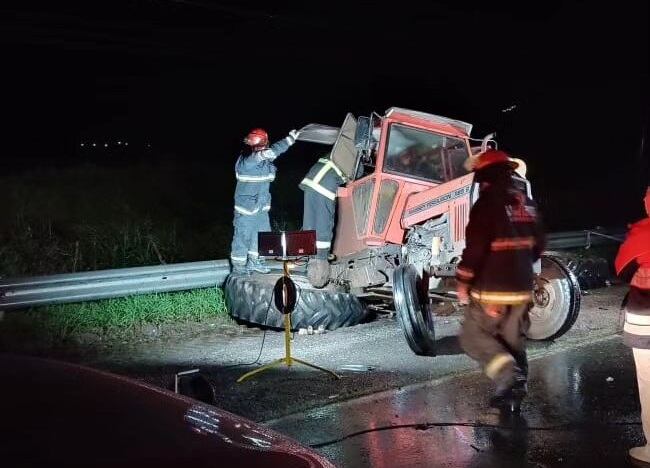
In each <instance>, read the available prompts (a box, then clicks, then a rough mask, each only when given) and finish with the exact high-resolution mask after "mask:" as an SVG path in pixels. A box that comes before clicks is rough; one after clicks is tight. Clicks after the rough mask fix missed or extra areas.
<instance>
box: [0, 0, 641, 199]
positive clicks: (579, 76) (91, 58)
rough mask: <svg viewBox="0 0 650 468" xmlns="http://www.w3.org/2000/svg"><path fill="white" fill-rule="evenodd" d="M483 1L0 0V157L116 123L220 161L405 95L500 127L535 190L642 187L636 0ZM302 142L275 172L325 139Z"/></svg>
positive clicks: (8, 164) (64, 157)
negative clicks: (254, 143) (259, 135)
mask: <svg viewBox="0 0 650 468" xmlns="http://www.w3.org/2000/svg"><path fill="white" fill-rule="evenodd" d="M350 3H352V2H350ZM529 3H530V5H529ZM482 5H483V6H480V7H476V6H471V4H470V3H466V2H436V1H431V2H421V3H420V2H409V1H402V2H393V4H392V5H390V6H388V5H383V4H379V3H368V2H355V4H354V5H350V4H346V3H343V2H341V3H338V2H291V3H289V2H286V3H285V2H251V1H246V0H244V1H234V0H231V1H211V0H188V1H173V0H138V1H120V0H115V1H111V2H39V3H36V2H29V1H24V2H22V1H21V2H11V3H10V4H7V2H5V3H3V6H2V7H0V8H1V11H0V15H1V19H0V29H1V30H2V32H1V33H0V34H2V38H3V39H2V42H3V46H4V47H3V50H4V51H5V52H4V53H3V78H4V80H3V81H4V82H5V84H4V86H3V89H4V93H3V94H4V99H3V104H4V105H3V107H4V116H5V122H6V123H5V124H4V125H3V126H4V130H5V132H6V136H5V137H3V145H2V146H3V148H4V149H3V151H2V155H1V156H0V158H1V160H2V162H3V165H2V166H0V167H2V168H3V169H4V170H9V171H10V170H13V169H15V168H18V167H23V166H25V165H31V164H33V163H34V161H37V162H38V164H50V163H62V162H65V163H74V162H75V161H76V160H77V159H78V158H80V157H81V156H80V151H79V145H80V143H82V142H86V143H87V142H91V141H97V142H103V141H109V140H110V141H117V140H125V141H126V140H127V139H128V140H130V141H131V142H132V143H131V144H132V147H134V148H135V147H136V146H137V147H141V148H143V152H142V155H141V156H140V157H144V158H147V157H150V158H151V160H152V162H153V161H155V160H156V158H159V157H162V155H165V157H166V158H168V159H169V158H171V159H172V160H178V161H184V160H190V159H196V160H201V161H207V162H209V163H210V164H219V165H221V164H223V165H225V167H226V170H227V171H231V169H232V165H233V163H234V161H235V158H236V156H237V154H238V152H239V150H240V148H241V139H242V137H243V135H244V134H245V133H246V131H247V130H248V129H249V128H251V127H254V126H262V127H265V128H267V129H268V130H269V132H270V133H271V138H272V139H273V137H277V138H280V137H283V136H284V135H285V134H286V132H287V131H289V130H290V129H292V128H296V127H297V128H299V127H301V126H302V125H304V124H307V123H310V122H320V123H325V124H330V125H337V126H338V125H340V123H341V122H342V119H343V118H344V116H345V114H346V113H347V112H353V113H354V114H356V115H363V114H368V113H369V112H371V111H377V112H380V113H381V112H383V111H384V110H385V109H387V108H388V107H391V106H400V107H407V108H412V109H417V110H421V111H425V112H430V113H435V114H441V115H445V116H448V117H453V118H458V119H461V120H464V121H468V122H472V123H474V124H475V129H474V133H473V136H475V137H481V136H483V135H484V134H485V133H488V132H491V131H497V139H498V140H499V142H500V145H501V147H502V148H504V149H506V150H507V151H510V152H512V153H513V154H515V155H517V156H519V157H522V158H524V159H526V161H527V162H528V166H529V170H530V173H531V178H532V179H533V181H534V182H535V183H536V184H537V186H539V187H545V188H544V190H546V187H550V188H549V189H548V190H553V189H555V188H557V189H558V190H564V191H566V190H569V191H571V190H574V194H575V196H576V197H578V198H581V197H584V198H585V199H586V200H587V202H588V200H589V199H590V197H592V196H597V195H598V194H597V193H596V191H597V192H600V193H602V192H603V191H610V190H611V191H612V192H613V193H621V194H622V195H621V197H622V198H621V200H624V201H625V203H631V202H632V200H637V199H638V196H639V193H640V191H639V190H640V187H642V186H644V185H645V184H646V183H647V180H648V179H647V177H648V176H647V148H646V155H645V156H643V155H642V151H641V142H642V135H643V133H644V128H645V131H646V132H647V120H648V112H647V111H648V6H647V2H643V1H640V2H639V1H637V2H632V1H630V2H603V3H602V4H601V5H595V2H588V1H582V2H557V1H555V2H554V1H547V2H537V3H535V4H532V3H531V2H482ZM506 109H511V110H509V111H507V112H504V110H506ZM146 145H151V147H150V148H148V147H147V146H146ZM298 146H299V148H297V149H296V151H295V152H296V155H294V156H292V157H293V159H292V160H291V161H290V162H287V160H284V161H281V162H280V170H281V171H282V169H283V165H287V164H289V163H290V164H291V167H292V168H294V169H295V167H298V169H299V170H300V171H302V170H303V169H305V170H306V168H307V167H308V166H309V165H310V164H311V163H312V162H313V160H314V159H315V158H316V154H315V153H317V152H319V151H321V150H322V148H313V146H310V145H306V144H300V145H298ZM145 149H146V150H147V151H148V152H146V151H145ZM147 155H149V156H147ZM84 157H88V155H87V154H86V155H85V156H84ZM287 158H289V156H287ZM297 161H299V162H297ZM596 188H597V190H596ZM558 193H560V192H558ZM562 193H565V192H562ZM227 195H228V199H229V198H230V196H231V194H230V193H228V194H227ZM616 198H617V199H618V197H616ZM610 199H611V197H610ZM605 209H609V210H611V209H616V207H615V206H614V205H611V206H608V207H605Z"/></svg>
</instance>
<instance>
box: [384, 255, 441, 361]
mask: <svg viewBox="0 0 650 468" xmlns="http://www.w3.org/2000/svg"><path fill="white" fill-rule="evenodd" d="M428 290H429V279H428V278H427V277H426V276H425V277H424V278H423V277H422V276H420V275H419V274H418V272H417V270H416V268H415V267H414V266H413V265H402V266H400V267H398V268H397V269H396V270H395V273H393V297H394V300H395V311H396V312H397V318H398V320H399V323H400V325H401V327H402V331H403V332H404V337H405V338H406V342H407V343H408V345H409V347H410V348H411V350H412V351H413V352H414V353H415V354H417V355H419V356H435V355H436V334H435V327H434V318H433V317H434V314H433V311H432V310H431V306H430V304H429V302H430V301H429V296H428Z"/></svg>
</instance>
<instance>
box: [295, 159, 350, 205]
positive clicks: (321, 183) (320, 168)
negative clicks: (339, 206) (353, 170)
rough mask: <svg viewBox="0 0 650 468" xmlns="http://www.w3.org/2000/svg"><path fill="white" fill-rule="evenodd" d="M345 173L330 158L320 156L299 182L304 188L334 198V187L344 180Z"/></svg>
mask: <svg viewBox="0 0 650 468" xmlns="http://www.w3.org/2000/svg"><path fill="white" fill-rule="evenodd" d="M345 180H346V179H345V175H344V174H343V172H342V171H341V169H339V167H338V166H337V165H336V164H334V161H332V160H331V159H326V158H320V159H319V160H318V161H317V162H316V164H314V165H313V166H312V167H311V169H309V172H308V173H307V175H306V176H305V178H304V179H302V181H301V182H300V188H301V189H302V190H305V189H307V188H310V189H312V190H314V191H316V192H318V193H319V194H321V195H322V196H324V197H326V198H329V199H330V200H334V199H335V198H336V189H337V187H338V186H339V185H341V184H343V183H344V182H345Z"/></svg>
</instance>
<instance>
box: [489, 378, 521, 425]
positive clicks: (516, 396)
mask: <svg viewBox="0 0 650 468" xmlns="http://www.w3.org/2000/svg"><path fill="white" fill-rule="evenodd" d="M527 394H528V384H527V383H526V376H525V375H524V374H523V373H522V372H521V371H520V369H519V368H517V367H515V375H514V378H513V380H512V381H511V382H510V383H509V384H508V385H505V386H503V387H501V388H497V391H496V393H495V395H494V396H493V397H492V398H490V406H491V407H492V408H498V409H500V410H501V411H505V412H510V413H514V414H518V413H519V412H520V411H521V402H522V400H523V399H524V397H525V396H526V395H527Z"/></svg>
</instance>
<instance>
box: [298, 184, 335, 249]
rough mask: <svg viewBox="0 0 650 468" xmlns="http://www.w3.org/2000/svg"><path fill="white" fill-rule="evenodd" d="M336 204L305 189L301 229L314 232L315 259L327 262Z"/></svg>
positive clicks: (313, 191)
mask: <svg viewBox="0 0 650 468" xmlns="http://www.w3.org/2000/svg"><path fill="white" fill-rule="evenodd" d="M335 210H336V202H335V201H334V200H330V199H329V198H327V197H324V196H323V195H321V194H320V193H318V192H316V191H315V190H312V189H310V188H307V189H305V197H304V209H303V221H302V228H303V229H304V230H314V231H316V246H317V252H318V253H317V255H316V258H319V259H321V260H327V256H328V254H329V251H330V247H331V243H332V237H333V231H334V213H335Z"/></svg>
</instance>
